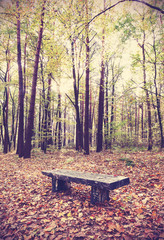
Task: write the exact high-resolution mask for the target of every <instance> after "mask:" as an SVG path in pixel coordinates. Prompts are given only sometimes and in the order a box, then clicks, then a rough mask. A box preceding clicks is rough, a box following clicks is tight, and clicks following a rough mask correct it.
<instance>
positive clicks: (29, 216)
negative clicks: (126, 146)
mask: <svg viewBox="0 0 164 240" xmlns="http://www.w3.org/2000/svg"><path fill="white" fill-rule="evenodd" d="M70 159H71V160H70ZM120 159H121V160H120ZM123 159H124V160H123ZM162 159H164V153H163V152H137V153H128V154H126V153H125V154H124V153H118V152H114V153H113V154H111V153H110V152H108V151H104V152H101V153H96V152H91V154H90V155H89V156H86V155H83V154H82V153H77V152H75V151H73V150H68V151H60V152H59V151H56V152H54V153H49V154H46V155H43V154H42V153H40V152H37V154H35V152H34V153H33V155H32V157H31V159H23V158H21V159H19V158H18V157H17V156H16V155H15V153H8V154H6V155H4V154H0V163H1V169H0V223H1V224H0V239H6V240H9V239H11V240H12V239H14V240H16V239H25V240H30V239H60V240H62V239H63V240H64V239H67V240H69V239H74V240H75V239H95V240H96V239H101V240H105V239H125V240H130V239H144V240H145V239H161V240H162V239H163V226H164V224H163V223H164V222H163V216H164V205H163V190H164V186H163V183H164V181H163V180H164V179H163V176H164V174H163V173H164V172H163V161H162ZM127 161H129V162H130V163H132V164H127ZM55 168H58V169H61V168H65V169H71V170H77V171H86V172H95V173H104V174H111V175H115V176H117V175H123V176H128V177H129V178H130V182H131V183H130V184H129V185H128V186H125V187H122V188H119V189H116V190H114V191H111V192H110V201H109V202H105V203H103V204H96V205H92V204H91V203H90V187H89V186H85V185H81V184H75V183H72V184H71V185H72V188H71V190H70V191H68V192H64V193H62V192H57V193H52V192H51V179H50V178H48V177H45V176H43V175H42V174H41V171H42V170H45V169H47V170H48V169H55Z"/></svg>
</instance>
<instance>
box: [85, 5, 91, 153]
mask: <svg viewBox="0 0 164 240" xmlns="http://www.w3.org/2000/svg"><path fill="white" fill-rule="evenodd" d="M85 4H86V19H87V22H86V27H85V30H86V77H85V125H84V153H85V154H87V155H89V61H90V59H89V51H90V49H89V26H88V0H85Z"/></svg>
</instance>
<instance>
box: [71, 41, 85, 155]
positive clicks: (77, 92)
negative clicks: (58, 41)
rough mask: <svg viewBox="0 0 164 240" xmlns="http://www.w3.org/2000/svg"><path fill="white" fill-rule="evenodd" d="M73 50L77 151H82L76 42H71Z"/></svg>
mask: <svg viewBox="0 0 164 240" xmlns="http://www.w3.org/2000/svg"><path fill="white" fill-rule="evenodd" d="M71 50H72V73H73V80H74V83H73V86H74V95H75V105H74V106H75V111H76V150H78V151H79V150H80V149H82V147H83V146H82V141H81V123H80V113H79V87H78V85H77V79H76V69H75V49H74V40H72V41H71Z"/></svg>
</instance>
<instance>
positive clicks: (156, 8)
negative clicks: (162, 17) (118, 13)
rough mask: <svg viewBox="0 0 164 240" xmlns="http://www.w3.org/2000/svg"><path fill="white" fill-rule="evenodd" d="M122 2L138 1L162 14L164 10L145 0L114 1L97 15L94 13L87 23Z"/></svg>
mask: <svg viewBox="0 0 164 240" xmlns="http://www.w3.org/2000/svg"><path fill="white" fill-rule="evenodd" d="M123 2H138V3H142V4H144V5H146V6H148V7H150V8H152V9H155V10H157V11H159V12H161V13H162V14H164V10H163V9H161V8H159V7H156V6H154V5H151V4H149V3H147V2H145V1H142V0H121V1H118V2H117V3H115V4H114V5H112V6H110V7H108V8H106V9H105V10H104V11H102V12H100V13H98V14H97V15H95V16H94V17H93V18H92V19H91V20H90V21H89V22H88V24H90V23H91V22H92V21H93V20H94V19H95V18H97V17H99V16H100V15H101V14H103V13H105V12H106V11H108V10H110V9H112V8H113V7H115V6H117V5H118V4H120V3H123Z"/></svg>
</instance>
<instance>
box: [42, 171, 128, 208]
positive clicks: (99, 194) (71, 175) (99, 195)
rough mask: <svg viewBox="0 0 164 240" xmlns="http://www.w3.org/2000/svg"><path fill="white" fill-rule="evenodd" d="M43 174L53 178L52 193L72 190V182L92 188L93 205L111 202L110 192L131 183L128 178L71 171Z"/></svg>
mask: <svg viewBox="0 0 164 240" xmlns="http://www.w3.org/2000/svg"><path fill="white" fill-rule="evenodd" d="M42 174H44V175H46V176H48V177H51V178H52V192H57V191H65V190H68V189H69V188H70V182H75V183H80V184H85V185H90V186H91V203H93V204H94V203H96V202H104V201H105V200H107V201H109V191H110V190H113V189H116V188H119V187H122V186H125V185H127V184H129V183H130V180H129V178H128V177H122V176H111V175H105V174H97V173H87V172H77V171H71V170H65V169H60V170H57V169H56V170H51V171H42Z"/></svg>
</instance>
